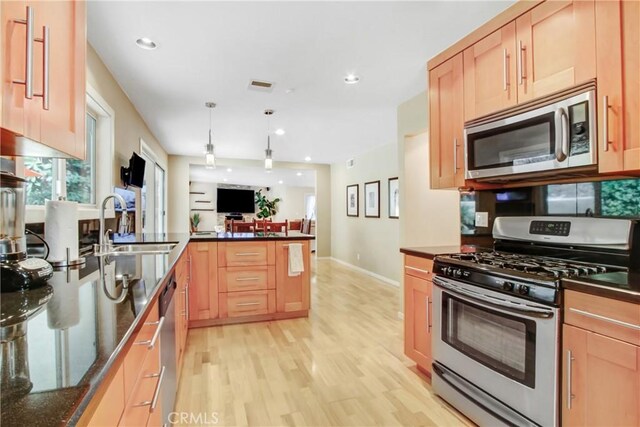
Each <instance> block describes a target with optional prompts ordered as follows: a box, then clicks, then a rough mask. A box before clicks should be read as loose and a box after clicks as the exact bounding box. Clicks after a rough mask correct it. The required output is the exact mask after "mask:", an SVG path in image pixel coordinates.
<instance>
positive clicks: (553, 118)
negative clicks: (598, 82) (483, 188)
mask: <svg viewBox="0 0 640 427" xmlns="http://www.w3.org/2000/svg"><path fill="white" fill-rule="evenodd" d="M595 111H596V105H595V91H594V90H589V91H586V92H583V93H580V94H578V95H573V96H571V97H568V98H564V99H560V100H554V101H553V102H552V103H549V104H546V105H544V106H542V107H538V108H535V109H533V110H530V111H526V112H523V113H519V114H515V115H513V116H508V117H506V118H504V117H502V118H499V119H496V120H493V121H485V122H480V123H477V122H476V123H473V124H471V125H469V126H468V127H465V131H464V135H465V145H464V148H465V166H466V168H465V170H466V174H465V177H466V179H476V180H485V179H486V180H492V179H494V180H509V179H519V178H522V177H523V176H522V175H520V174H527V175H525V176H530V175H549V174H560V173H562V174H564V172H565V171H566V172H571V171H572V170H573V168H581V169H585V167H587V168H588V167H589V166H595V165H597V142H596V116H595ZM570 169H571V170H570Z"/></svg>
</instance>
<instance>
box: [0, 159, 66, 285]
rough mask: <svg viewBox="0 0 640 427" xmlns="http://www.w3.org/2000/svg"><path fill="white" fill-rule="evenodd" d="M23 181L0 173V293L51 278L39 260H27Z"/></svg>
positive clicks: (48, 267)
mask: <svg viewBox="0 0 640 427" xmlns="http://www.w3.org/2000/svg"><path fill="white" fill-rule="evenodd" d="M25 186H26V181H25V180H24V179H22V178H18V177H16V176H14V175H13V174H10V173H7V172H2V173H0V275H1V278H0V289H1V291H2V292H12V291H16V290H23V289H29V288H33V287H38V286H42V285H44V284H45V283H46V280H47V279H50V278H51V277H52V276H53V268H52V267H51V265H50V264H49V263H48V262H46V261H45V260H43V259H39V258H29V259H27V240H26V237H25V224H24V218H25V201H26V198H25Z"/></svg>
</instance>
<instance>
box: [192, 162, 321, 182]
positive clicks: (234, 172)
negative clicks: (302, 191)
mask: <svg viewBox="0 0 640 427" xmlns="http://www.w3.org/2000/svg"><path fill="white" fill-rule="evenodd" d="M228 169H229V168H227V167H226V166H225V167H222V166H219V167H217V168H215V169H207V168H206V167H205V166H204V165H190V166H189V180H190V181H194V182H216V183H222V184H230V185H231V184H236V185H252V186H254V185H255V186H259V187H276V186H278V185H284V186H287V187H315V186H316V172H315V171H314V170H309V169H304V170H303V169H300V170H296V169H272V170H271V172H269V173H267V172H266V171H265V169H264V168H263V167H259V166H256V167H253V166H232V167H231V168H230V169H231V172H229V171H228ZM298 173H300V174H301V175H300V176H298V175H297V174H298ZM225 179H226V181H225ZM279 181H282V184H280V182H279Z"/></svg>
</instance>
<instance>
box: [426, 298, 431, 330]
mask: <svg viewBox="0 0 640 427" xmlns="http://www.w3.org/2000/svg"><path fill="white" fill-rule="evenodd" d="M429 299H430V298H429V295H427V296H426V298H425V307H426V308H427V309H426V310H425V312H426V317H427V331H430V330H431V322H429V304H431V302H430V301H429Z"/></svg>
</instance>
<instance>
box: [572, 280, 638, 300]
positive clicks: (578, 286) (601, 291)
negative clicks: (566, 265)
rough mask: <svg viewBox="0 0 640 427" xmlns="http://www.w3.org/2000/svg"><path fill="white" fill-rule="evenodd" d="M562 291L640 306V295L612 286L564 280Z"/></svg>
mask: <svg viewBox="0 0 640 427" xmlns="http://www.w3.org/2000/svg"><path fill="white" fill-rule="evenodd" d="M561 287H562V289H566V290H570V291H577V292H583V293H586V294H590V295H594V296H598V297H603V298H609V299H615V300H618V301H623V302H629V303H632V304H640V293H638V292H634V291H627V290H624V289H616V288H613V287H611V286H605V285H598V284H597V283H590V282H586V281H583V280H578V279H563V280H562V281H561Z"/></svg>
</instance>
